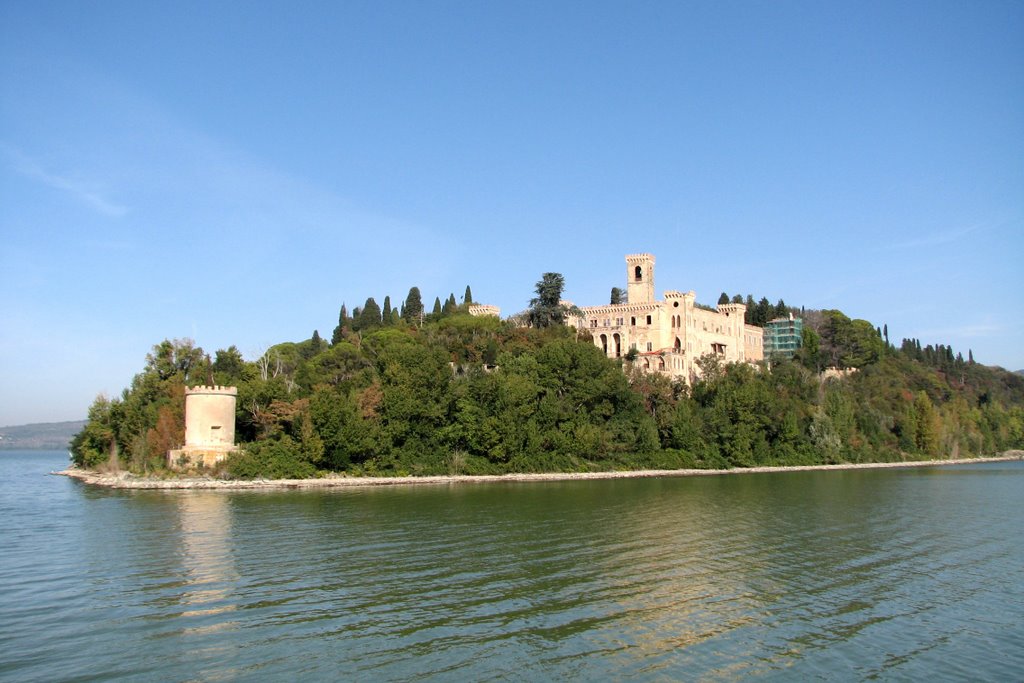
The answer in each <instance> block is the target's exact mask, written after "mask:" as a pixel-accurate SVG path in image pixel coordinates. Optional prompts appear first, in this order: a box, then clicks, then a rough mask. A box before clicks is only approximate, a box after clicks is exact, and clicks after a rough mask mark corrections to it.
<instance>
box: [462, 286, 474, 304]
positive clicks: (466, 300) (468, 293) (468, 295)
mask: <svg viewBox="0 0 1024 683" xmlns="http://www.w3.org/2000/svg"><path fill="white" fill-rule="evenodd" d="M462 303H464V304H466V305H467V306H468V305H469V304H471V303H473V292H472V291H471V290H470V289H469V285H466V293H465V294H464V295H463V297H462Z"/></svg>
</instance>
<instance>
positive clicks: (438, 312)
mask: <svg viewBox="0 0 1024 683" xmlns="http://www.w3.org/2000/svg"><path fill="white" fill-rule="evenodd" d="M430 314H431V315H433V316H439V315H441V298H440V297H436V296H435V297H434V310H433V311H431V312H430Z"/></svg>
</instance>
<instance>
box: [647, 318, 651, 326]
mask: <svg viewBox="0 0 1024 683" xmlns="http://www.w3.org/2000/svg"><path fill="white" fill-rule="evenodd" d="M647 324H648V325H650V324H651V316H647Z"/></svg>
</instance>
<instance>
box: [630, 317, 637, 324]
mask: <svg viewBox="0 0 1024 683" xmlns="http://www.w3.org/2000/svg"><path fill="white" fill-rule="evenodd" d="M629 324H630V325H636V316H635V315H634V316H633V317H632V318H630V319H629Z"/></svg>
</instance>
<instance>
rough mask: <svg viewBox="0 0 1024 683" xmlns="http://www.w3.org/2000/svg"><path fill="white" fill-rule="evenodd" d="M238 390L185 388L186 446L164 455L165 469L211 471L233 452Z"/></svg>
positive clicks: (213, 387) (217, 387)
mask: <svg viewBox="0 0 1024 683" xmlns="http://www.w3.org/2000/svg"><path fill="white" fill-rule="evenodd" d="M237 399H238V388H237V387H220V386H212V387H207V386H200V387H185V446H184V447H183V448H181V449H179V450H173V451H169V452H168V453H167V466H168V467H170V468H171V469H188V468H190V467H193V466H197V465H198V466H202V467H212V466H213V465H215V464H217V463H218V462H220V461H221V460H224V459H225V458H227V457H228V454H230V453H231V452H232V451H234V450H235V402H236V401H237Z"/></svg>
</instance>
